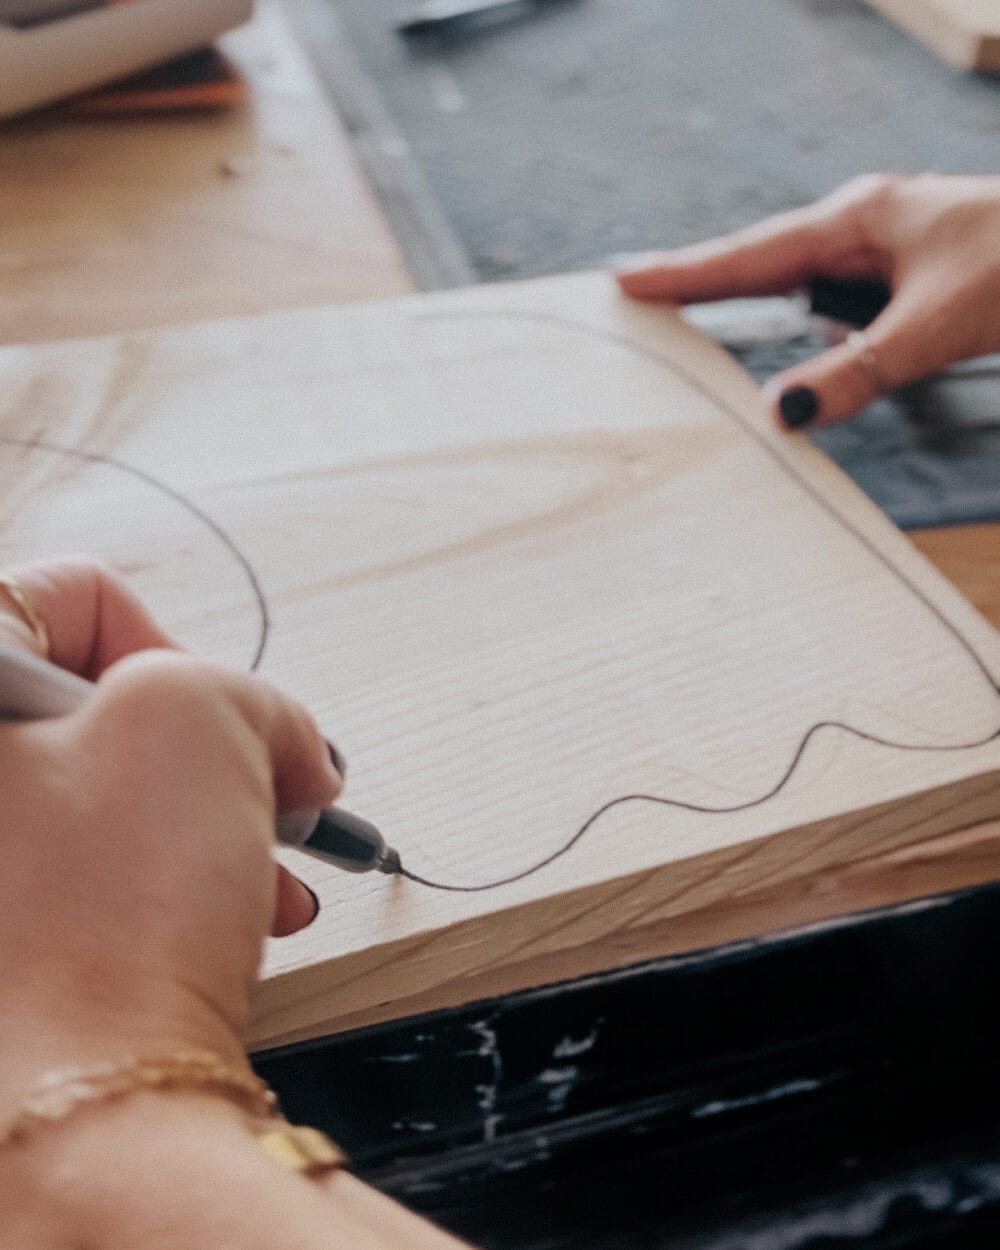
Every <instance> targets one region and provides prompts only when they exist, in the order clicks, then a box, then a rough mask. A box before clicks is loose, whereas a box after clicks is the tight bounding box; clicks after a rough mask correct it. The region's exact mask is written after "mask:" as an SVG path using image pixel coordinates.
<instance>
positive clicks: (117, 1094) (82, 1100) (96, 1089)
mask: <svg viewBox="0 0 1000 1250" xmlns="http://www.w3.org/2000/svg"><path fill="white" fill-rule="evenodd" d="M148 1091H154V1092H161V1093H178V1092H180V1093H200V1094H210V1095H215V1096H216V1097H220V1098H224V1099H225V1100H226V1101H227V1102H230V1103H232V1104H233V1105H234V1106H236V1107H238V1108H239V1109H240V1110H241V1111H243V1112H244V1114H245V1115H246V1116H247V1118H248V1121H249V1124H250V1128H251V1131H252V1132H253V1134H254V1136H255V1138H256V1139H257V1141H258V1143H259V1145H260V1146H261V1149H263V1150H264V1151H265V1152H266V1153H267V1154H268V1155H269V1156H270V1157H271V1158H272V1159H274V1160H276V1161H277V1162H278V1163H280V1164H281V1165H282V1166H283V1167H286V1168H288V1169H290V1170H291V1171H294V1172H298V1173H300V1174H301V1175H304V1176H308V1177H310V1178H315V1177H318V1176H321V1175H323V1174H324V1173H327V1172H330V1171H333V1170H334V1169H336V1168H339V1167H343V1165H344V1164H345V1163H346V1162H347V1156H346V1155H345V1154H344V1152H343V1151H342V1150H341V1149H340V1147H339V1146H338V1145H337V1144H336V1143H335V1142H333V1141H331V1140H330V1138H329V1137H327V1136H326V1134H325V1133H321V1132H320V1131H319V1130H318V1129H314V1128H307V1127H305V1126H302V1125H294V1124H289V1123H288V1122H287V1121H286V1120H285V1119H284V1118H283V1117H282V1116H281V1113H280V1110H279V1108H278V1099H277V1097H276V1096H275V1093H274V1091H273V1090H272V1089H270V1088H269V1087H268V1085H267V1084H266V1083H265V1082H264V1081H262V1080H261V1079H260V1077H259V1076H256V1075H255V1074H254V1073H253V1072H250V1071H248V1070H246V1069H244V1068H238V1067H236V1066H234V1065H233V1064H231V1063H228V1062H227V1061H226V1060H224V1059H223V1058H221V1056H219V1055H216V1054H213V1053H212V1052H211V1051H200V1050H192V1051H180V1052H176V1053H173V1054H165V1055H152V1056H147V1057H143V1058H137V1057H134V1056H129V1057H127V1058H124V1059H122V1060H120V1061H118V1062H115V1063H101V1064H94V1065H93V1066H91V1067H87V1068H82V1067H79V1068H56V1069H53V1070H52V1071H51V1072H46V1073H45V1074H44V1076H42V1077H41V1079H40V1080H39V1081H38V1082H37V1084H36V1085H35V1086H34V1088H33V1089H32V1091H31V1093H30V1094H29V1095H28V1096H27V1098H25V1100H24V1101H23V1102H22V1103H21V1105H20V1107H19V1108H18V1110H17V1111H16V1112H15V1114H14V1115H13V1116H12V1117H11V1118H10V1119H9V1120H8V1121H7V1123H6V1124H5V1125H3V1127H0V1149H3V1148H5V1147H8V1146H12V1145H15V1144H17V1143H18V1142H21V1141H23V1140H24V1139H25V1138H26V1137H28V1136H29V1135H30V1134H31V1133H32V1132H34V1131H35V1130H36V1129H38V1128H39V1127H40V1126H42V1125H45V1124H56V1123H59V1122H60V1121H61V1120H65V1119H67V1118H68V1117H69V1116H71V1115H73V1114H74V1113H75V1112H77V1111H79V1110H80V1109H82V1108H83V1107H86V1106H91V1105H95V1104H97V1105H99V1104H101V1103H105V1102H112V1101H115V1100H117V1099H120V1098H124V1097H127V1096H128V1095H130V1094H135V1093H142V1092H148Z"/></svg>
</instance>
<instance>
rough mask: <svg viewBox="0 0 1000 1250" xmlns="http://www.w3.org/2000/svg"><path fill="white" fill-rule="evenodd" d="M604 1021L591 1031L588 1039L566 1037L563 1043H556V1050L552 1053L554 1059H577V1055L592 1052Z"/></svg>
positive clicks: (599, 1022)
mask: <svg viewBox="0 0 1000 1250" xmlns="http://www.w3.org/2000/svg"><path fill="white" fill-rule="evenodd" d="M602 1023H603V1021H601V1020H599V1021H598V1022H597V1024H595V1025H594V1027H593V1028H592V1029H591V1030H590V1032H589V1033H588V1034H587V1036H586V1037H569V1036H567V1037H564V1038H563V1039H562V1040H561V1041H559V1042H556V1047H555V1050H553V1052H552V1058H553V1059H575V1058H576V1057H577V1055H585V1054H586V1053H587V1051H588V1050H592V1049H593V1046H594V1043H595V1042H596V1041H597V1035H598V1033H599V1032H600V1027H601V1024H602Z"/></svg>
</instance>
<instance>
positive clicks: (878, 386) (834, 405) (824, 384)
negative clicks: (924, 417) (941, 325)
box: [763, 305, 952, 430]
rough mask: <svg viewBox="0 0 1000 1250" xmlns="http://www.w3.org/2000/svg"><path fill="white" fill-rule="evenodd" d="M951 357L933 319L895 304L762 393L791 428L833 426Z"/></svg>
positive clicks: (772, 382)
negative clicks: (904, 312) (905, 312)
mask: <svg viewBox="0 0 1000 1250" xmlns="http://www.w3.org/2000/svg"><path fill="white" fill-rule="evenodd" d="M893 312H895V314H896V315H892V313H893ZM951 358H952V357H950V356H949V353H948V352H947V350H946V349H945V348H944V346H943V344H942V341H941V336H940V334H939V333H936V332H935V330H934V323H933V320H932V319H925V318H922V317H921V318H912V317H911V318H907V317H901V316H900V315H899V310H893V309H892V305H890V306H889V308H887V309H886V311H885V312H884V313H883V314H882V316H881V317H879V318H877V319H876V320H875V321H873V322H872V324H871V325H870V326H869V327H868V329H867V330H865V331H863V332H861V331H858V332H855V333H853V334H849V335H848V337H847V339H846V341H845V342H843V343H840V344H838V346H836V347H832V348H830V350H829V351H826V352H823V353H822V354H821V355H819V356H814V357H813V359H812V360H806V361H804V362H803V363H802V364H800V365H795V366H794V367H793V368H791V369H786V370H785V372H784V373H779V374H778V375H777V376H776V377H773V378H771V379H769V381H768V382H767V383H766V384H765V386H764V388H763V393H764V398H765V399H766V400H767V401H768V403H769V404H770V406H771V409H772V412H773V413H774V416H775V418H776V420H777V421H778V423H779V425H782V426H784V427H785V428H787V429H792V430H797V429H802V428H803V427H805V426H807V425H833V424H834V423H836V422H838V421H846V420H847V419H848V418H850V417H854V416H856V415H857V414H858V413H859V412H861V410H862V409H864V408H867V406H868V405H869V404H870V403H872V402H873V400H876V399H878V398H879V397H880V396H881V395H886V394H888V393H889V392H890V391H892V390H895V389H896V388H897V387H899V386H905V385H906V384H907V383H908V382H915V381H916V380H917V379H918V378H921V377H925V376H926V375H927V374H929V373H934V372H936V371H937V370H938V369H942V368H944V367H945V366H946V365H947V364H948V363H949V361H950V359H951Z"/></svg>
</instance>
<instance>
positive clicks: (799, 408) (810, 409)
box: [778, 386, 819, 430]
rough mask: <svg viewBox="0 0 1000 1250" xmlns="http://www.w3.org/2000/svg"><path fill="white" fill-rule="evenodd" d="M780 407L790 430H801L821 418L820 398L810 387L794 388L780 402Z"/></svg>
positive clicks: (785, 393) (786, 392)
mask: <svg viewBox="0 0 1000 1250" xmlns="http://www.w3.org/2000/svg"><path fill="white" fill-rule="evenodd" d="M778 407H779V408H780V409H781V415H782V417H783V418H784V420H785V424H786V425H787V426H788V427H789V429H792V430H801V429H802V427H803V426H804V425H808V424H809V423H810V422H811V421H815V420H816V418H817V417H818V416H819V396H818V395H817V394H816V392H815V391H814V390H812V389H811V388H810V387H808V386H793V387H792V388H791V390H789V391H785V392H784V394H783V395H782V396H781V398H780V399H779V400H778Z"/></svg>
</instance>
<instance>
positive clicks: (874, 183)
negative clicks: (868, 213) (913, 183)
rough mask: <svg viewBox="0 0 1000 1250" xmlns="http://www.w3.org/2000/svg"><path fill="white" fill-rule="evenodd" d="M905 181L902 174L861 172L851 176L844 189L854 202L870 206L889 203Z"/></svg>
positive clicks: (895, 196) (905, 178)
mask: <svg viewBox="0 0 1000 1250" xmlns="http://www.w3.org/2000/svg"><path fill="white" fill-rule="evenodd" d="M906 182H907V177H906V176H905V175H903V174H861V175H859V176H858V177H857V178H852V179H851V181H850V182H849V183H847V185H846V186H845V187H844V191H845V194H846V195H847V197H848V198H849V199H850V200H851V201H853V202H854V203H855V204H865V205H868V206H870V207H871V206H879V205H890V204H892V203H893V202H894V201H895V199H896V198H897V196H898V194H899V192H900V190H901V189H902V187H903V186H904V185H905V183H906Z"/></svg>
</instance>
